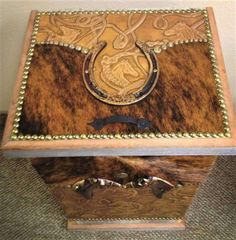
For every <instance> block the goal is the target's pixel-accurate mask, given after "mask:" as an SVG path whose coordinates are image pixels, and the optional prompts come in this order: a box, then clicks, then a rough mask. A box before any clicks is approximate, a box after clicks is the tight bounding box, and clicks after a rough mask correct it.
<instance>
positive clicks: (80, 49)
mask: <svg viewBox="0 0 236 240" xmlns="http://www.w3.org/2000/svg"><path fill="white" fill-rule="evenodd" d="M35 45H58V46H61V47H68V48H70V49H74V50H76V51H79V52H81V53H83V54H87V53H88V52H89V49H88V48H86V47H82V46H78V45H74V44H70V43H66V42H58V41H52V40H51V41H41V42H36V43H35Z"/></svg>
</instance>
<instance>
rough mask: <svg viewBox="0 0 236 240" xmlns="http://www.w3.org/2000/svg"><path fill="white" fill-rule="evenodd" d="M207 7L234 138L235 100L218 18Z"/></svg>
mask: <svg viewBox="0 0 236 240" xmlns="http://www.w3.org/2000/svg"><path fill="white" fill-rule="evenodd" d="M206 9H207V13H208V19H209V24H210V28H211V33H212V39H213V42H214V46H215V55H216V59H217V64H218V68H219V73H220V78H221V84H222V88H223V90H224V100H225V104H226V106H227V112H228V118H229V125H230V129H231V134H232V138H234V139H236V136H235V135H236V133H235V129H236V119H235V117H236V114H235V111H234V106H233V100H232V96H231V92H230V88H229V82H228V77H227V74H226V68H225V63H224V57H223V52H222V48H221V44H220V37H219V34H218V30H217V24H216V19H215V15H214V11H213V8H212V7H207V8H206Z"/></svg>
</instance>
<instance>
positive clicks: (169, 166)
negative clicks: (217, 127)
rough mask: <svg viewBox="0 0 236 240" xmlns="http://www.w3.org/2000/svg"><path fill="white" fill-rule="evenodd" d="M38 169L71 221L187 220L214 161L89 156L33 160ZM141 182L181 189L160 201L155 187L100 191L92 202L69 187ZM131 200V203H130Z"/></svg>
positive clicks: (164, 195) (95, 192) (98, 188)
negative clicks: (153, 180)
mask: <svg viewBox="0 0 236 240" xmlns="http://www.w3.org/2000/svg"><path fill="white" fill-rule="evenodd" d="M30 160H31V162H32V165H33V167H34V168H35V169H36V170H37V172H38V173H39V175H40V176H41V177H42V179H43V180H44V181H45V182H46V183H47V184H48V185H49V187H50V189H51V191H52V193H53V195H54V196H55V198H56V199H57V201H58V202H59V204H60V205H61V207H62V208H63V210H64V211H65V214H66V216H68V217H69V218H79V217H80V218H81V217H82V218H100V217H104V218H118V217H121V218H122V217H123V218H124V217H139V218H142V217H172V218H174V217H183V216H184V213H185V211H186V209H187V208H188V207H189V205H190V203H191V200H192V198H193V196H194V195H195V192H196V190H197V186H198V184H199V183H201V182H202V181H203V180H204V178H205V176H206V175H207V173H208V172H209V169H210V167H211V166H212V164H213V163H214V160H215V157H199V156H195V157H186V156H180V157H89V158H82V157H80V158H50V159H47V158H33V159H30ZM121 173H126V174H127V178H126V179H123V180H122V181H124V183H125V182H130V181H133V180H134V179H135V178H137V177H148V176H156V177H160V178H162V179H164V180H167V181H169V182H171V183H172V184H174V185H178V184H180V185H179V186H180V187H174V188H172V189H171V190H170V191H168V192H165V193H164V194H163V195H162V198H157V197H156V196H155V195H154V194H153V192H152V190H151V187H149V186H147V187H143V188H127V189H124V188H119V187H114V186H110V187H96V188H94V189H93V197H92V198H90V199H87V198H86V197H85V196H83V195H81V194H80V193H77V192H75V191H74V190H73V189H71V188H68V186H71V185H73V184H74V183H75V182H77V181H79V180H82V179H86V178H89V177H93V178H98V177H99V178H105V179H109V180H113V181H116V182H119V179H118V176H119V174H121ZM127 199H129V201H127Z"/></svg>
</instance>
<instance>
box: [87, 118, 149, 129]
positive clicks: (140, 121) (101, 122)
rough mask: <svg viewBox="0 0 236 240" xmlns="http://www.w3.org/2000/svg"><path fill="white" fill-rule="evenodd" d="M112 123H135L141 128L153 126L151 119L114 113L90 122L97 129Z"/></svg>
mask: <svg viewBox="0 0 236 240" xmlns="http://www.w3.org/2000/svg"><path fill="white" fill-rule="evenodd" d="M112 123H131V124H135V125H136V126H137V127H138V129H140V130H144V129H146V128H150V127H151V123H150V121H148V120H147V119H145V118H134V117H130V116H124V115H113V116H110V117H107V118H99V119H94V121H92V122H91V123H88V124H89V125H91V126H92V127H93V128H94V129H95V130H101V129H102V128H103V127H105V126H106V125H107V124H112Z"/></svg>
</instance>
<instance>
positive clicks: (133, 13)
mask: <svg viewBox="0 0 236 240" xmlns="http://www.w3.org/2000/svg"><path fill="white" fill-rule="evenodd" d="M235 147H236V124H235V119H234V112H233V106H232V101H231V98H230V93H229V88H228V84H227V79H226V73H225V67H224V63H223V58H222V53H221V48H220V43H219V38H218V34H217V29H216V24H215V20H214V15H213V10H212V9H211V8H207V9H185V10H128V11H94V12H91V11H74V12H63V11H62V12H38V11H32V13H31V15H30V19H29V24H28V29H27V33H26V37H25V41H24V47H23V52H22V56H21V61H20V65H19V71H18V74H17V80H16V84H15V89H14V93H13V98H12V102H11V106H10V109H9V114H8V119H7V124H6V128H5V132H4V137H3V142H2V148H3V150H4V153H5V155H6V156H9V157H26V158H27V159H28V160H29V161H31V162H32V165H33V167H34V168H35V169H36V170H37V172H38V173H39V174H40V176H41V177H42V178H43V180H44V181H45V183H46V184H48V185H49V186H50V189H51V191H52V193H53V195H54V196H55V198H56V199H57V200H58V202H59V204H60V205H61V207H62V208H63V210H64V212H65V214H66V216H67V217H68V229H70V230H89V229H96V230H119V229H139V230H142V229H160V230H163V229H164V230H166V229H184V228H185V225H184V215H185V212H186V210H187V208H188V206H189V205H190V204H191V200H192V198H193V197H194V195H195V193H196V190H197V188H198V185H199V184H200V183H201V182H202V181H203V180H204V178H205V176H206V175H207V173H208V172H209V170H210V168H211V166H212V165H213V164H214V161H215V159H216V157H217V155H233V154H235V152H236V150H235ZM9 161H10V160H9ZM29 181H30V179H29Z"/></svg>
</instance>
